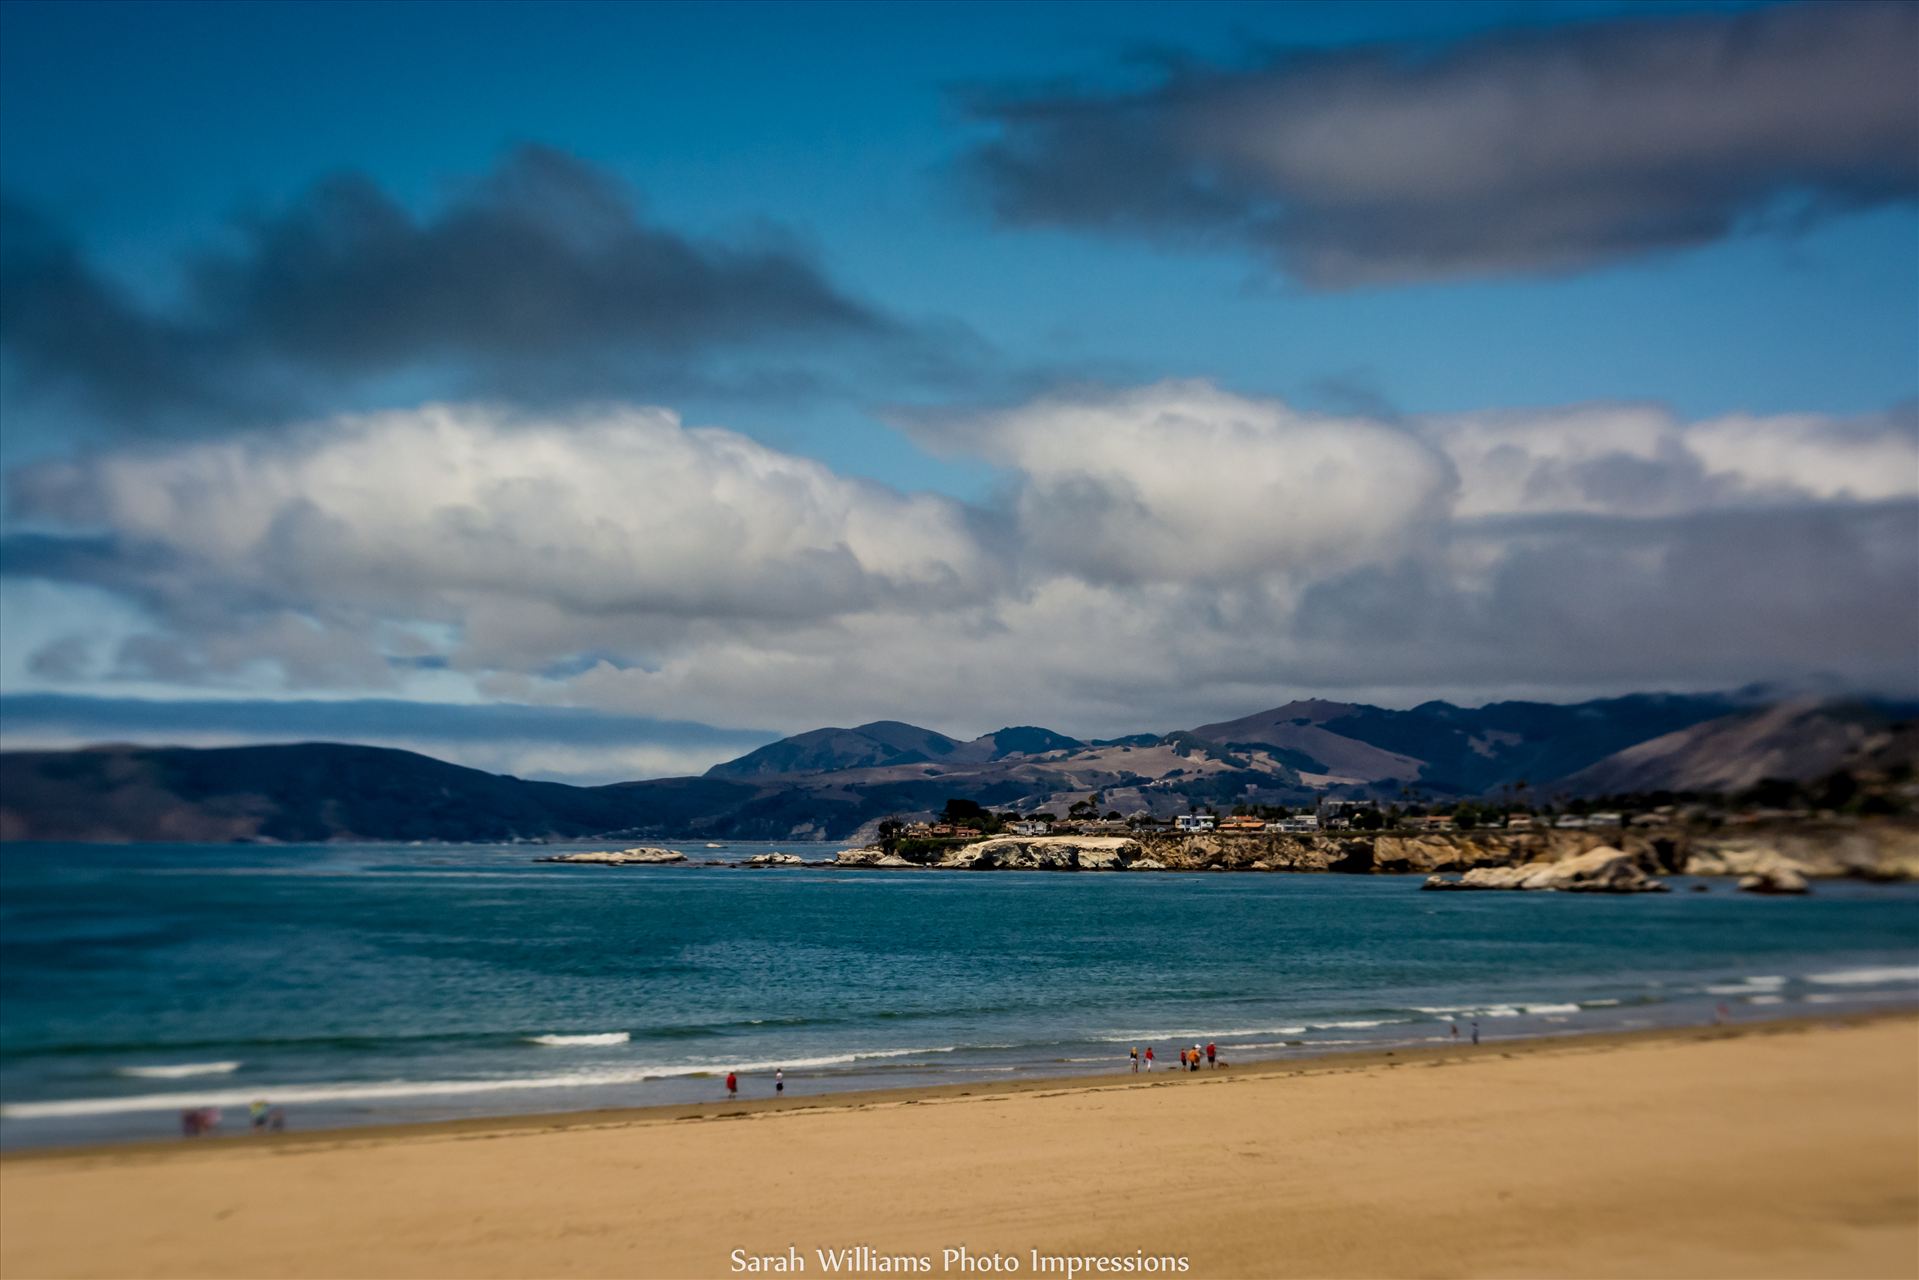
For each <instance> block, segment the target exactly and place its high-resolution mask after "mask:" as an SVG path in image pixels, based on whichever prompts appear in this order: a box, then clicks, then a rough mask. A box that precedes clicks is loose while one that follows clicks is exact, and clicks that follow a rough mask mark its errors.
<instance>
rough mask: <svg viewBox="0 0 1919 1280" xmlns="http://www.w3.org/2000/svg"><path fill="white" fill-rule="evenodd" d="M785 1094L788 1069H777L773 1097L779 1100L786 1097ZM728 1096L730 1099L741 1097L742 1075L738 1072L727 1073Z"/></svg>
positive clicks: (774, 1072) (775, 1070)
mask: <svg viewBox="0 0 1919 1280" xmlns="http://www.w3.org/2000/svg"><path fill="white" fill-rule="evenodd" d="M785 1094H786V1068H784V1067H776V1068H774V1070H773V1096H774V1097H776V1098H778V1097H784V1096H785ZM726 1096H727V1097H729V1098H737V1097H739V1096H740V1074H739V1072H737V1071H729V1072H727V1073H726Z"/></svg>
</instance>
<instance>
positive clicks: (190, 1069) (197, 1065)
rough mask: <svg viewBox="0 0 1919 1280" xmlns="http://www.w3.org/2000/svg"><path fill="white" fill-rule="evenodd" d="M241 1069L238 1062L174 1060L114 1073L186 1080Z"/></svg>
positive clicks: (123, 1069) (142, 1077) (139, 1077)
mask: <svg viewBox="0 0 1919 1280" xmlns="http://www.w3.org/2000/svg"><path fill="white" fill-rule="evenodd" d="M239 1069H240V1064H239V1063H238V1062H174V1063H168V1064H166V1065H164V1066H155V1067H121V1068H120V1069H119V1070H117V1071H115V1072H114V1073H113V1074H115V1075H117V1076H132V1077H134V1078H135V1079H137V1080H184V1079H186V1078H187V1077H188V1076H227V1075H232V1074H233V1073H234V1072H236V1071H238V1070H239Z"/></svg>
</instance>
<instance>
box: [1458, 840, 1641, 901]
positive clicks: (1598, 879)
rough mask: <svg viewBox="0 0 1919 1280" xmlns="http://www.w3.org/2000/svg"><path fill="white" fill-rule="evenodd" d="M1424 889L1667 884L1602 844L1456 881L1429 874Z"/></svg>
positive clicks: (1636, 889)
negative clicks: (1553, 860)
mask: <svg viewBox="0 0 1919 1280" xmlns="http://www.w3.org/2000/svg"><path fill="white" fill-rule="evenodd" d="M1422 887H1423V888H1427V889H1535V890H1545V891H1549V892H1559V893H1664V892H1665V891H1666V885H1665V884H1664V883H1663V882H1662V881H1659V880H1655V879H1654V878H1653V877H1651V876H1649V875H1647V874H1646V873H1645V872H1644V871H1643V870H1641V869H1640V866H1639V861H1638V859H1636V858H1635V857H1634V856H1633V855H1632V854H1630V853H1627V852H1626V851H1625V850H1623V849H1614V848H1609V847H1601V848H1598V849H1591V850H1588V851H1587V852H1585V853H1581V854H1576V855H1574V856H1573V857H1570V858H1562V859H1560V860H1559V861H1557V862H1528V863H1522V864H1521V865H1519V866H1516V867H1476V868H1474V869H1473V870H1471V871H1468V872H1466V874H1464V875H1462V876H1460V877H1459V878H1458V879H1456V880H1449V879H1447V878H1446V877H1445V876H1439V875H1435V876H1429V877H1428V878H1427V880H1426V883H1425V884H1424V885H1423V886H1422Z"/></svg>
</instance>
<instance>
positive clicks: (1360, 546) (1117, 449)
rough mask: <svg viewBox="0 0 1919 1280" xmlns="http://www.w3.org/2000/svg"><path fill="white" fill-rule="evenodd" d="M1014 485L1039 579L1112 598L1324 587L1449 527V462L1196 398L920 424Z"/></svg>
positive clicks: (1367, 430) (1254, 407) (1324, 421)
mask: <svg viewBox="0 0 1919 1280" xmlns="http://www.w3.org/2000/svg"><path fill="white" fill-rule="evenodd" d="M917 429H918V430H919V431H920V432H921V433H922V434H925V435H926V436H928V437H929V438H930V439H932V440H933V441H935V442H937V443H941V444H944V445H945V446H946V447H949V448H954V449H958V450H964V451H967V452H976V453H979V454H982V455H984V456H985V457H986V458H988V459H989V460H991V461H993V462H997V463H1000V464H1002V465H1004V466H1007V467H1010V468H1011V469H1013V470H1014V471H1015V472H1017V473H1018V475H1019V477H1020V488H1019V493H1018V499H1017V507H1018V516H1019V524H1020V529H1021V533H1022V535H1023V544H1024V549H1025V550H1026V552H1027V553H1028V554H1029V555H1031V556H1033V557H1034V558H1035V559H1036V560H1037V561H1038V562H1039V563H1041V564H1044V565H1049V566H1056V567H1058V568H1061V569H1063V570H1066V571H1068V572H1072V573H1078V574H1082V575H1084V576H1086V577H1089V578H1092V579H1095V580H1099V581H1110V582H1194V581H1205V582H1227V581H1234V580H1241V579H1245V578H1248V577H1263V576H1268V575H1274V574H1300V573H1307V574H1312V573H1324V572H1328V571H1336V570H1339V569H1345V568H1351V567H1353V566H1355V565H1360V564H1367V563H1371V562H1374V561H1377V560H1382V559H1390V558H1392V557H1394V556H1398V555H1401V554H1404V553H1405V552H1406V551H1407V550H1409V549H1410V548H1411V547H1412V546H1413V545H1414V544H1415V543H1416V542H1417V541H1418V540H1419V539H1421V538H1422V537H1424V536H1426V534H1427V532H1428V528H1429V526H1430V525H1431V524H1432V523H1433V522H1435V521H1436V520H1437V519H1439V518H1440V517H1441V516H1442V515H1443V512H1444V507H1445V504H1446V501H1447V499H1448V498H1449V496H1450V490H1451V487H1452V475H1451V472H1450V469H1449V468H1448V466H1447V464H1446V461H1445V459H1444V458H1443V457H1442V456H1441V455H1440V454H1438V453H1437V452H1436V451H1434V450H1433V449H1432V448H1431V447H1430V446H1428V445H1426V444H1423V443H1422V442H1421V441H1419V440H1417V439H1415V438H1414V437H1413V436H1411V435H1410V434H1408V433H1406V432H1403V431H1399V430H1397V429H1395V428H1393V427H1390V426H1386V425H1383V424H1381V423H1377V422H1370V421H1366V420H1363V419H1340V418H1329V417H1322V416H1318V415H1312V414H1305V413H1301V412H1298V411H1296V410H1294V409H1291V408H1289V407H1288V406H1287V405H1285V404H1283V403H1281V402H1279V401H1276V400H1255V399H1249V398H1247V397H1243V396H1236V395H1233V394H1231V393H1229V392H1225V391H1222V390H1220V389H1218V388H1217V387H1214V386H1212V385H1211V384H1209V383H1205V382H1161V383H1156V384H1153V385H1151V386H1146V387H1140V388H1137V389H1133V390H1128V391H1121V392H1112V393H1098V394H1090V395H1078V396H1051V397H1046V398H1042V399H1040V400H1037V401H1034V402H1032V403H1030V404H1026V405H1022V406H1020V407H1018V408H1016V409H1011V410H1006V411H1003V412H997V413H991V414H985V415H978V416H972V417H969V418H965V419H960V420H955V419H947V420H944V421H938V422H928V423H921V424H918V426H917Z"/></svg>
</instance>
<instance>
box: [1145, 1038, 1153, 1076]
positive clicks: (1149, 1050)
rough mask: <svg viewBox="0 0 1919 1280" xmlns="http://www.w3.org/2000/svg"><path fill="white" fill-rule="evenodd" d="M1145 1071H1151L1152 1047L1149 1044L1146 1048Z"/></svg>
mask: <svg viewBox="0 0 1919 1280" xmlns="http://www.w3.org/2000/svg"><path fill="white" fill-rule="evenodd" d="M1146 1069H1147V1070H1148V1071H1151V1070H1152V1069H1153V1046H1152V1045H1150V1044H1149V1045H1147V1046H1146Z"/></svg>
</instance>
